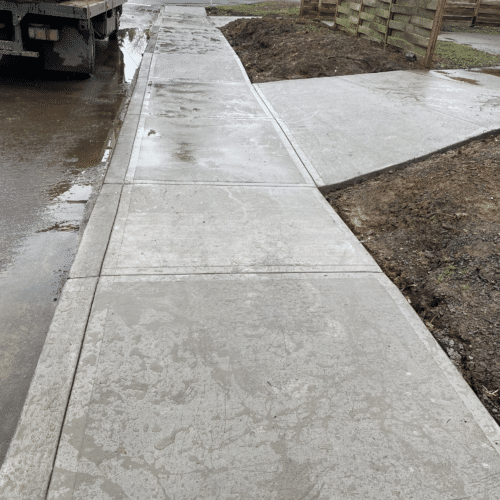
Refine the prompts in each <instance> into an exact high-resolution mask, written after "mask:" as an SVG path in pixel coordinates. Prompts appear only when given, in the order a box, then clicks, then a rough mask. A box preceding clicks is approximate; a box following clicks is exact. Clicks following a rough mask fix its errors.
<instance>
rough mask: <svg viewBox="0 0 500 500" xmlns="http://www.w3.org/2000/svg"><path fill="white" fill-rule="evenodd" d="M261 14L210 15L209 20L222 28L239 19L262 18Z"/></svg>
mask: <svg viewBox="0 0 500 500" xmlns="http://www.w3.org/2000/svg"><path fill="white" fill-rule="evenodd" d="M260 17H261V16H208V20H209V21H210V22H211V23H212V24H213V25H214V26H215V27H216V28H222V27H223V26H226V25H227V24H229V23H232V22H233V21H237V20H238V19H256V18H257V19H260Z"/></svg>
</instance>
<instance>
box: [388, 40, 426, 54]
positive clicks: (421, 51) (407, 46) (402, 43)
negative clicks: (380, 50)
mask: <svg viewBox="0 0 500 500" xmlns="http://www.w3.org/2000/svg"><path fill="white" fill-rule="evenodd" d="M387 43H388V44H389V45H394V46H395V47H399V48H400V49H404V50H409V51H411V52H414V53H415V54H417V55H419V56H425V49H422V48H421V47H419V46H417V45H413V44H412V43H410V42H408V41H406V40H402V39H401V38H395V37H393V36H389V37H387Z"/></svg>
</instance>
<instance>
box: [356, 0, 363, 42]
mask: <svg viewBox="0 0 500 500" xmlns="http://www.w3.org/2000/svg"><path fill="white" fill-rule="evenodd" d="M360 1H361V4H360V6H359V11H358V27H357V28H356V36H359V27H360V25H361V12H363V0H360Z"/></svg>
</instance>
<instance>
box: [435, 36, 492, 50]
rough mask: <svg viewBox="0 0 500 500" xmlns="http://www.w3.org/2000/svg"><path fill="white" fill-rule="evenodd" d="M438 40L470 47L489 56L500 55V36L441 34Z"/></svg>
mask: <svg viewBox="0 0 500 500" xmlns="http://www.w3.org/2000/svg"><path fill="white" fill-rule="evenodd" d="M438 40H440V41H443V42H453V43H458V44H460V45H468V46H469V47H472V48H473V49H476V50H481V51H483V52H488V53H489V54H500V35H485V34H482V33H441V34H440V35H439V37H438Z"/></svg>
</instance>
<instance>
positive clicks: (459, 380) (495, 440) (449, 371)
mask: <svg viewBox="0 0 500 500" xmlns="http://www.w3.org/2000/svg"><path fill="white" fill-rule="evenodd" d="M374 276H376V278H377V279H378V280H379V281H380V283H381V284H382V285H383V286H384V288H385V289H386V290H387V292H388V293H389V295H390V296H391V298H392V299H393V300H394V303H395V304H396V306H397V307H398V308H399V310H400V311H401V312H402V314H403V315H404V316H405V318H406V319H407V321H408V323H409V324H410V326H411V327H412V328H413V330H414V331H415V333H416V334H417V335H418V337H419V339H420V340H421V341H422V343H423V344H424V345H425V347H426V349H427V351H428V352H429V354H430V355H431V357H432V358H433V359H434V361H435V363H436V364H437V365H438V367H439V368H440V369H441V371H442V372H443V374H444V376H445V377H446V379H447V380H448V382H449V383H450V385H451V386H452V387H453V389H454V390H455V392H456V393H457V395H458V397H459V398H460V399H461V400H462V402H463V403H464V405H465V407H466V408H467V409H468V410H469V411H470V413H471V414H472V416H473V418H474V420H475V421H476V423H477V424H478V425H479V427H480V428H481V430H482V431H483V432H484V434H485V436H486V438H487V439H488V441H489V442H490V443H491V445H492V447H493V448H494V449H495V450H496V451H497V453H498V454H499V455H500V426H499V425H498V424H497V423H496V422H495V420H494V419H493V417H492V416H491V415H490V414H489V413H488V410H487V409H486V408H485V406H484V405H483V403H481V401H480V400H479V398H478V397H477V396H476V394H475V393H474V391H473V390H472V389H471V388H470V386H469V384H468V383H467V382H466V381H465V379H464V378H463V377H462V375H461V374H460V372H459V371H458V370H457V368H456V367H455V365H453V363H452V362H451V360H450V358H449V357H448V355H447V354H446V353H445V352H444V351H443V349H442V348H441V346H440V345H439V344H438V342H437V340H436V339H435V338H434V336H433V335H432V333H431V332H430V331H429V330H428V328H427V327H426V326H425V325H424V323H423V321H422V320H421V319H420V317H419V316H418V314H417V313H416V312H415V311H414V309H413V307H411V306H410V304H409V303H408V302H407V300H406V299H405V298H404V296H403V294H402V293H401V292H400V291H399V289H398V288H397V286H396V285H394V283H392V281H391V280H390V279H389V278H388V277H387V276H386V275H385V274H383V273H380V274H375V275H374Z"/></svg>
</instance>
